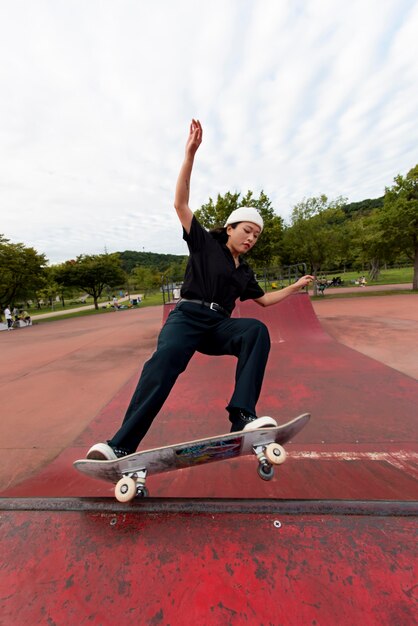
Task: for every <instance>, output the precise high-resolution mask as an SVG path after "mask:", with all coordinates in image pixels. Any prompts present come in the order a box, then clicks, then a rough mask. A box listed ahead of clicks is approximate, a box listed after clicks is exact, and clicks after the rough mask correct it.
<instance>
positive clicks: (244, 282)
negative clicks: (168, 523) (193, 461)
mask: <svg viewBox="0 0 418 626" xmlns="http://www.w3.org/2000/svg"><path fill="white" fill-rule="evenodd" d="M201 142H202V127H201V124H200V122H199V121H196V120H192V123H191V125H190V132H189V136H188V139H187V143H186V151H185V158H184V161H183V164H182V167H181V169H180V173H179V176H178V180H177V185H176V191H175V201H174V206H175V209H176V211H177V215H178V218H179V220H180V223H181V225H182V227H183V238H184V240H185V241H186V243H187V245H188V248H189V252H190V257H189V261H188V265H187V268H186V274H185V278H184V282H183V286H182V288H181V294H180V295H181V298H180V300H179V301H178V303H177V306H176V308H175V309H174V310H173V311H171V313H170V314H169V316H168V318H167V321H166V323H165V324H164V326H163V328H162V330H161V332H160V335H159V337H158V344H157V349H156V351H155V352H154V354H153V355H152V357H151V358H150V359H149V361H147V362H146V363H145V365H144V368H143V370H142V374H141V377H140V379H139V382H138V385H137V387H136V390H135V392H134V394H133V396H132V399H131V402H130V404H129V406H128V409H127V411H126V414H125V417H124V419H123V422H122V425H121V427H120V429H119V430H118V431H117V432H116V433H115V434H114V435H113V437H112V438H111V439H110V440H108V442H107V443H97V444H95V445H94V446H92V447H91V448H90V450H89V451H88V452H87V458H89V459H101V460H111V459H115V458H118V457H121V456H124V455H126V454H131V453H133V452H135V450H136V449H137V447H138V445H139V443H140V441H142V439H143V437H144V436H145V434H146V433H147V431H148V429H149V428H150V426H151V424H152V422H153V420H154V418H155V416H156V415H157V414H158V412H159V411H160V409H161V407H162V406H163V404H164V402H165V400H166V399H167V397H168V395H169V393H170V391H171V389H172V387H173V385H174V383H175V382H176V379H177V377H178V376H179V374H180V373H181V372H183V371H184V370H185V369H186V367H187V364H188V363H189V361H190V359H191V358H192V356H193V354H194V353H195V352H196V351H198V352H202V353H203V354H210V355H226V354H228V355H234V356H235V357H237V359H238V362H237V368H236V377H235V389H234V392H233V394H232V397H231V399H230V401H229V404H228V406H227V407H226V409H227V411H228V413H229V420H230V422H231V423H232V427H231V432H234V431H239V430H242V429H243V428H244V427H245V426H247V425H251V427H254V428H259V427H263V426H267V425H271V426H276V422H275V421H274V420H273V419H272V418H257V415H256V404H257V400H258V397H259V395H260V391H261V385H262V382H263V377H264V371H265V366H266V363H267V358H268V354H269V350H270V338H269V333H268V330H267V327H266V326H265V325H264V324H263V323H262V322H260V321H259V320H256V319H244V318H239V319H232V318H231V317H230V315H231V313H232V311H233V309H234V306H235V301H236V300H237V298H240V300H241V301H243V300H249V299H252V300H254V301H255V302H257V304H259V305H260V306H270V305H273V304H277V303H278V302H280V301H281V300H283V299H284V298H286V297H287V296H289V295H290V294H292V293H295V292H297V291H299V290H300V289H301V288H303V287H306V285H308V284H309V283H310V282H311V280H313V277H312V276H309V275H308V276H303V277H302V278H300V279H299V280H298V281H297V282H296V283H294V284H293V285H289V286H288V287H286V288H284V289H282V290H281V291H275V292H271V293H264V291H263V289H262V288H261V287H260V285H259V284H258V283H257V281H256V279H255V276H254V273H253V271H252V269H251V268H250V267H249V265H248V264H247V263H246V262H245V261H244V259H243V258H242V257H243V255H244V254H245V253H247V252H248V251H249V250H251V249H252V248H253V246H254V245H255V244H256V242H257V240H258V238H259V237H260V236H261V235H262V231H263V226H264V224H263V219H262V217H261V215H260V214H259V213H258V211H257V210H256V209H255V208H253V207H240V208H238V209H236V210H235V211H233V212H232V213H231V215H230V216H229V217H228V219H227V220H226V222H225V225H224V227H223V228H221V229H217V230H216V231H214V232H212V233H209V232H207V231H206V230H205V229H204V228H203V227H202V226H201V225H200V224H199V222H198V221H197V219H196V217H195V216H194V215H193V213H192V211H191V209H190V208H189V193H190V179H191V173H192V168H193V163H194V158H195V154H196V151H197V149H198V148H199V146H200V144H201ZM162 443H163V442H162Z"/></svg>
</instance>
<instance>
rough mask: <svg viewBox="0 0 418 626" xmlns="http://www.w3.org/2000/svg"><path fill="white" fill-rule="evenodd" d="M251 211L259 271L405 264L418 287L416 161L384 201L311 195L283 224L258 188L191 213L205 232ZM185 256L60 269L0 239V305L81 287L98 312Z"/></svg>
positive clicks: (174, 268) (95, 261)
mask: <svg viewBox="0 0 418 626" xmlns="http://www.w3.org/2000/svg"><path fill="white" fill-rule="evenodd" d="M249 205H251V206H254V207H255V208H257V209H258V211H259V212H260V214H261V215H262V217H263V220H264V231H263V236H262V237H261V238H260V240H259V242H258V243H257V246H255V247H254V248H253V249H252V250H251V252H250V253H249V254H248V257H249V259H248V260H249V262H250V263H251V265H252V266H253V267H254V268H255V269H256V271H258V272H262V271H263V270H264V269H265V268H269V267H272V266H274V267H280V266H283V265H292V264H297V263H306V264H307V266H308V271H309V272H310V273H312V274H314V275H315V276H316V275H318V274H319V273H320V272H321V271H323V270H324V269H327V268H331V267H332V268H334V269H340V270H341V271H342V270H344V269H359V270H361V271H362V272H365V271H366V269H367V271H368V273H369V277H370V278H371V279H376V278H377V276H378V274H379V272H380V269H381V267H382V266H383V265H387V264H394V263H400V262H402V263H411V264H412V265H413V267H414V274H413V284H412V288H413V289H414V290H418V164H417V165H416V166H415V167H414V168H412V169H411V170H410V171H409V172H408V173H407V174H406V176H403V175H401V174H399V175H398V176H396V177H395V179H394V182H393V185H392V186H390V187H387V188H386V189H385V193H384V195H383V196H382V197H380V198H376V199H367V200H363V201H362V202H353V203H348V201H347V199H346V198H343V197H338V198H335V199H329V198H328V197H327V196H326V195H321V196H318V197H311V198H307V199H304V200H302V201H301V202H299V203H298V204H296V205H295V206H294V208H293V210H292V212H291V215H290V219H289V221H288V222H287V223H286V222H285V221H284V220H283V218H281V217H280V216H278V215H276V214H275V212H274V209H273V206H272V203H271V201H270V199H269V198H268V196H267V195H266V194H265V193H264V191H261V192H260V194H259V195H258V197H256V196H255V195H254V193H253V192H252V191H250V190H249V191H247V193H246V194H245V195H241V194H240V193H238V192H227V193H225V194H224V195H221V194H218V196H217V197H216V200H213V199H212V198H209V200H208V202H207V203H206V204H204V205H202V207H201V208H200V209H198V210H197V211H196V217H197V218H198V219H199V221H200V222H201V223H202V224H203V226H205V227H206V228H208V229H212V228H216V227H218V226H220V225H223V224H224V223H225V221H226V219H227V217H228V215H229V214H230V213H231V212H232V211H233V210H234V209H236V208H238V207H239V206H249ZM186 263H187V257H186V256H182V255H170V254H158V253H150V252H137V251H132V250H125V251H124V252H117V253H113V254H107V253H106V254H99V255H80V256H78V257H77V258H76V259H72V260H69V261H66V262H65V263H61V264H58V265H52V266H49V265H48V261H47V259H46V256H45V255H44V254H42V253H38V252H37V251H36V250H35V249H34V248H32V247H27V246H25V245H24V244H23V243H11V242H10V241H9V240H8V239H7V238H6V237H4V236H3V235H0V305H1V309H2V310H3V309H4V307H5V306H6V305H7V304H18V303H27V302H28V301H34V302H38V303H39V302H40V301H41V300H43V301H49V302H52V299H55V298H56V297H57V296H59V298H60V300H61V302H62V304H63V305H65V300H66V298H71V297H74V294H76V293H79V292H80V290H81V291H83V292H85V293H86V294H88V295H90V296H92V297H93V300H94V304H95V306H96V308H98V302H99V299H100V298H101V297H102V296H103V295H109V296H110V295H111V291H112V290H114V289H116V288H118V289H119V288H122V289H123V290H127V291H132V289H136V290H141V291H142V292H145V293H146V292H147V291H148V290H152V289H156V288H158V287H159V286H160V285H161V284H162V282H163V281H164V280H166V279H167V278H169V279H174V280H179V279H180V278H181V277H182V275H183V274H184V270H185V267H186Z"/></svg>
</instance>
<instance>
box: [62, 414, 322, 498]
mask: <svg viewBox="0 0 418 626" xmlns="http://www.w3.org/2000/svg"><path fill="white" fill-rule="evenodd" d="M309 419H310V415H309V413H304V414H303V415H299V416H298V417H295V418H294V419H293V420H291V421H290V422H287V423H286V424H282V425H281V426H277V427H271V426H270V427H268V428H258V429H256V430H241V431H239V432H235V433H227V434H224V435H217V436H215V437H207V438H205V439H197V440H195V441H186V442H184V443H177V444H174V445H171V446H164V447H162V448H154V449H152V450H144V451H142V452H134V454H129V455H128V456H124V457H122V458H119V459H116V460H114V461H97V460H91V459H80V460H78V461H74V463H73V465H74V467H75V468H76V469H77V470H78V471H79V472H82V473H83V474H87V476H91V477H92V478H97V479H99V480H105V481H108V482H111V483H114V484H115V485H116V486H115V496H116V499H117V500H119V502H129V500H132V499H133V498H134V497H135V496H137V497H145V496H148V495H149V492H148V489H147V488H146V486H145V481H146V478H147V476H150V475H152V474H161V473H163V472H171V471H173V470H179V469H184V468H186V467H195V466H196V465H203V464H204V463H212V462H214V461H224V460H226V459H233V458H236V457H239V456H247V455H252V454H253V455H254V456H255V457H256V459H257V461H258V468H257V471H258V475H259V476H260V478H262V479H263V480H271V479H272V478H273V476H274V466H275V465H280V464H281V463H283V462H284V461H285V460H286V451H285V449H284V448H283V444H285V443H287V442H288V441H289V440H290V439H292V438H293V437H294V436H295V435H296V434H297V433H298V432H299V431H300V430H302V428H303V427H304V426H306V424H307V423H308V421H309Z"/></svg>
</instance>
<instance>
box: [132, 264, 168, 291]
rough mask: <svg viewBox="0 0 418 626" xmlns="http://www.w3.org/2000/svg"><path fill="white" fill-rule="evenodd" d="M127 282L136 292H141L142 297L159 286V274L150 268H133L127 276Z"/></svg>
mask: <svg viewBox="0 0 418 626" xmlns="http://www.w3.org/2000/svg"><path fill="white" fill-rule="evenodd" d="M129 282H130V284H133V285H134V287H135V289H136V290H137V291H142V292H143V293H144V297H146V295H147V294H148V293H149V292H150V291H152V290H154V289H156V288H158V287H160V286H161V273H159V272H156V271H155V270H153V269H152V268H150V267H142V266H140V265H139V266H138V267H135V268H134V269H133V270H132V272H131V273H130V275H129Z"/></svg>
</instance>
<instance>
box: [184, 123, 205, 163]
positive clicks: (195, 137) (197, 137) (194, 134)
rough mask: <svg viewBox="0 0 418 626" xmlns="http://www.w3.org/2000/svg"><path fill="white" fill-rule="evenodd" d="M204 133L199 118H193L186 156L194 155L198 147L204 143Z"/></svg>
mask: <svg viewBox="0 0 418 626" xmlns="http://www.w3.org/2000/svg"><path fill="white" fill-rule="evenodd" d="M202 133H203V131H202V125H201V123H200V122H199V120H192V123H191V124H190V131H189V136H188V138H187V143H186V156H190V157H194V155H195V154H196V151H197V149H198V147H199V146H200V144H201V143H202Z"/></svg>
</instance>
